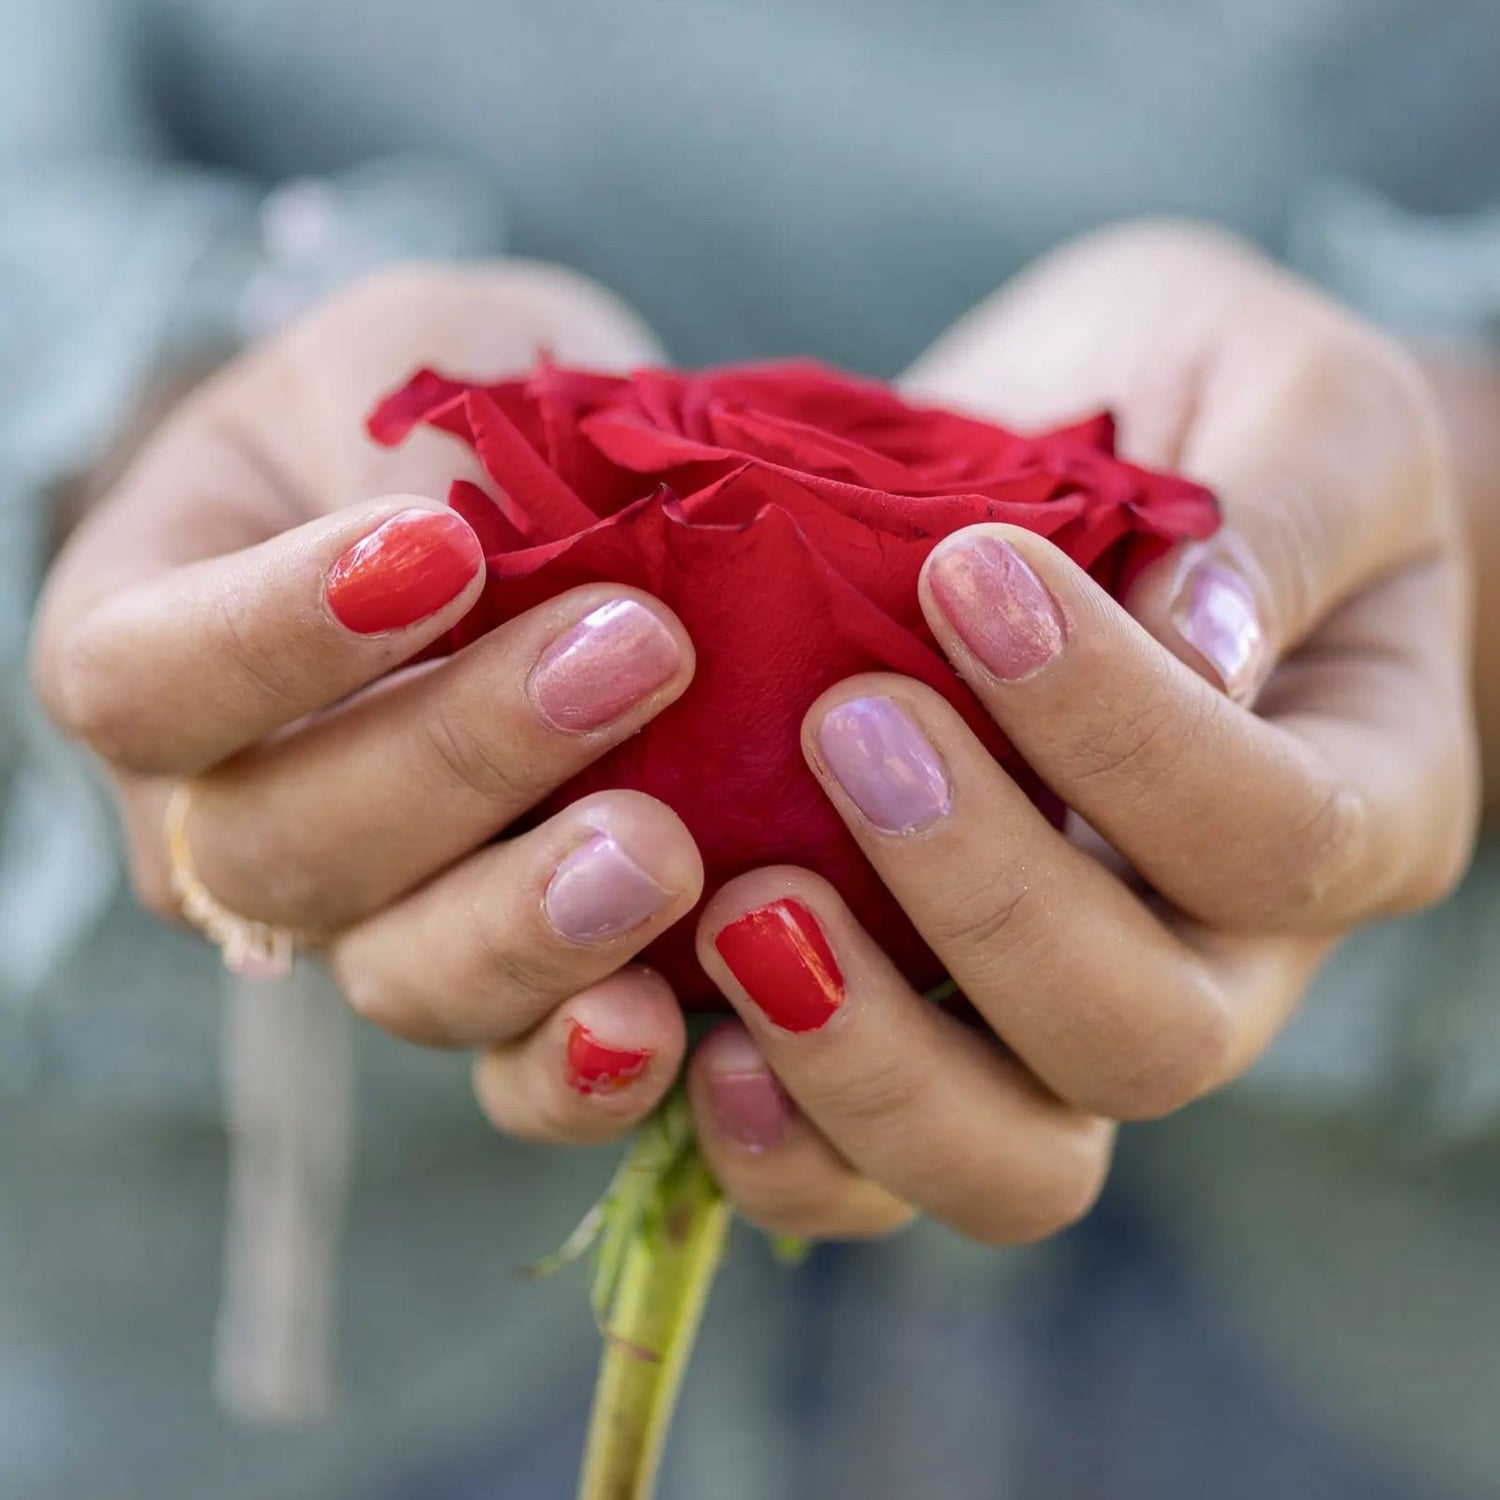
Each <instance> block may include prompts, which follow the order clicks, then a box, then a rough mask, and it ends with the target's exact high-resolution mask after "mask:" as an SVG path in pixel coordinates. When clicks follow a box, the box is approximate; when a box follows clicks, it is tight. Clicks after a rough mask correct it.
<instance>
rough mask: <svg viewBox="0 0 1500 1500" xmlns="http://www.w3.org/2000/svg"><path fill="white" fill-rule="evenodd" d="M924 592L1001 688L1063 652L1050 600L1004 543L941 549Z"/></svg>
mask: <svg viewBox="0 0 1500 1500" xmlns="http://www.w3.org/2000/svg"><path fill="white" fill-rule="evenodd" d="M927 581H928V586H929V587H930V588H931V590H932V596H933V598H934V599H935V600H936V601H937V604H938V607H939V608H940V609H941V610H942V611H943V613H944V614H945V615H947V616H948V619H949V621H950V622H951V623H952V625H953V628H954V630H956V631H957V632H958V635H959V638H960V639H961V640H962V641H963V643H964V645H966V646H967V647H968V648H969V650H970V651H972V652H973V653H974V655H975V656H976V657H977V658H978V659H979V662H980V665H982V666H984V667H986V668H988V669H989V671H990V672H991V673H992V674H993V675H994V676H996V677H998V678H999V679H1000V680H1001V681H1002V682H1020V681H1022V680H1024V679H1025V678H1027V677H1030V676H1031V675H1032V674H1033V673H1035V672H1039V671H1040V670H1041V669H1042V668H1043V667H1045V666H1046V665H1047V663H1048V662H1049V661H1051V660H1052V658H1053V657H1054V656H1056V655H1057V653H1058V652H1059V651H1061V650H1062V645H1063V622H1062V616H1061V615H1060V614H1059V613H1058V609H1057V605H1056V604H1055V603H1054V602H1053V599H1052V595H1051V594H1049V593H1048V592H1047V589H1046V586H1045V585H1044V584H1043V583H1042V580H1041V579H1040V578H1038V577H1037V576H1036V574H1035V573H1034V572H1033V571H1032V570H1031V568H1030V567H1028V566H1027V564H1026V562H1025V560H1024V559H1023V558H1022V557H1021V554H1020V553H1019V552H1017V551H1016V549H1015V548H1014V547H1012V546H1011V545H1010V543H1009V542H1002V541H1001V540H1000V539H999V538H998V537H994V536H964V537H959V538H957V539H956V540H954V541H952V542H949V543H947V544H946V545H945V546H943V547H940V548H939V549H938V550H937V551H936V552H935V553H934V554H933V556H932V561H931V562H930V563H929V564H928V571H927Z"/></svg>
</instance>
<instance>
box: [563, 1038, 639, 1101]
mask: <svg viewBox="0 0 1500 1500" xmlns="http://www.w3.org/2000/svg"><path fill="white" fill-rule="evenodd" d="M650 1063H651V1052H650V1049H649V1048H641V1047H611V1046H609V1045H608V1044H607V1043H605V1042H601V1041H600V1040H599V1038H598V1037H596V1036H595V1035H594V1033H593V1032H592V1031H590V1030H589V1029H588V1027H587V1026H585V1025H584V1024H583V1023H582V1022H581V1021H570V1022H569V1023H568V1042H567V1047H566V1049H565V1054H564V1062H563V1076H564V1077H565V1078H566V1079H567V1083H568V1087H569V1088H570V1089H572V1090H574V1092H576V1093H579V1094H616V1093H618V1092H619V1091H620V1090H621V1089H623V1088H625V1087H627V1086H628V1085H629V1084H631V1083H634V1082H635V1080H636V1079H637V1078H639V1077H640V1076H641V1074H642V1073H644V1072H645V1071H646V1069H647V1068H648V1067H649V1066H650Z"/></svg>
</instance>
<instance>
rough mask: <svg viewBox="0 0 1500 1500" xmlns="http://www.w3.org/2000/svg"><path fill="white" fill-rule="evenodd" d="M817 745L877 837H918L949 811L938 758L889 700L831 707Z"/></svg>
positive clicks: (947, 788) (944, 774) (944, 773)
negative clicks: (908, 835) (886, 834)
mask: <svg viewBox="0 0 1500 1500" xmlns="http://www.w3.org/2000/svg"><path fill="white" fill-rule="evenodd" d="M817 740H818V751H819V754H820V755H821V756H822V758H823V762H824V764H825V765H826V766H827V767H828V770H829V771H830V772H831V773H832V775H833V777H834V779H835V780H836V781H837V782H838V783H839V785H840V786H841V787H843V789H844V791H845V792H846V793H847V794H848V796H849V800H850V801H851V802H853V803H854V805H855V806H856V807H857V808H858V809H859V810H860V812H861V813H862V814H863V815H864V817H865V820H866V821H867V822H868V823H870V824H871V825H872V826H873V827H874V828H876V829H878V830H879V831H880V832H881V833H889V834H904V833H920V832H921V831H922V830H923V829H926V828H930V827H932V825H933V824H934V823H936V822H938V821H939V820H940V819H942V818H944V817H946V816H947V815H948V814H949V813H950V812H951V811H952V810H953V788H952V785H951V784H950V782H949V780H948V773H947V770H946V769H945V768H944V766H943V762H942V760H941V758H940V757H939V755H938V753H937V751H936V750H935V749H934V748H933V747H932V745H931V744H930V743H929V741H928V739H927V737H926V735H924V734H923V733H922V731H921V729H919V728H918V727H917V725H916V724H915V723H914V722H913V721H912V719H911V718H910V717H909V716H908V715H907V714H906V713H904V712H903V711H902V710H901V709H900V708H899V707H898V706H897V705H896V704H895V703H893V702H892V701H891V700H890V699H889V698H852V699H850V700H849V701H848V702H845V703H840V704H838V705H837V706H836V707H834V708H831V709H830V710H829V711H828V713H827V714H825V715H824V717H823V722H822V723H821V724H820V725H819V726H818V732H817Z"/></svg>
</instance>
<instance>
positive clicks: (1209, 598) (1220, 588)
mask: <svg viewBox="0 0 1500 1500" xmlns="http://www.w3.org/2000/svg"><path fill="white" fill-rule="evenodd" d="M1171 615H1172V623H1173V624H1174V625H1175V626H1176V627H1177V628H1178V630H1179V631H1181V632H1182V638H1183V640H1185V641H1186V642H1187V643H1188V645H1190V646H1191V647H1192V648H1193V649H1194V650H1195V651H1197V652H1198V654H1199V655H1200V656H1202V657H1204V659H1205V660H1206V661H1207V662H1208V664H1209V665H1210V666H1211V667H1212V668H1213V669H1214V671H1215V672H1217V673H1218V676H1219V681H1220V682H1221V683H1222V684H1223V686H1224V691H1225V692H1226V693H1228V695H1229V696H1230V697H1231V698H1233V699H1234V700H1235V701H1236V702H1238V703H1244V702H1247V701H1248V700H1249V699H1251V698H1253V697H1254V696H1255V694H1256V693H1257V692H1258V691H1259V689H1260V687H1261V685H1262V684H1263V683H1264V681H1265V678H1266V673H1267V671H1268V670H1269V667H1270V654H1269V650H1268V647H1267V644H1266V633H1265V630H1264V629H1263V628H1262V626H1261V623H1260V611H1259V609H1258V607H1257V605H1256V602H1255V595H1254V593H1252V592H1251V589H1250V585H1249V584H1248V583H1246V581H1245V580H1244V578H1243V577H1241V575H1240V574H1238V573H1236V572H1235V571H1234V569H1232V568H1229V567H1226V566H1225V565H1224V564H1223V563H1220V562H1216V561H1214V560H1213V559H1211V558H1203V559H1202V560H1201V561H1198V562H1195V563H1192V564H1190V565H1189V566H1188V568H1187V570H1186V571H1185V572H1184V573H1183V575H1182V577H1181V579H1180V580H1179V581H1178V584H1177V590H1176V593H1175V594H1174V595H1173V598H1172V605H1171Z"/></svg>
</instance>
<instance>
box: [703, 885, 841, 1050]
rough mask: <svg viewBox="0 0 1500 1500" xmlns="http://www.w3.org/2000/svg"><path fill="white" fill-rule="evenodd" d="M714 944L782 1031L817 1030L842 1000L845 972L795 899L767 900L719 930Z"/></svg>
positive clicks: (810, 918) (815, 923)
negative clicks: (766, 903) (768, 901)
mask: <svg viewBox="0 0 1500 1500" xmlns="http://www.w3.org/2000/svg"><path fill="white" fill-rule="evenodd" d="M714 947H715V948H717V949H718V950H719V955H720V957H721V958H723V960H724V962H725V963H726V964H728V965H729V968H730V971H731V972H732V973H733V974H734V977H735V978H736V979H738V980H739V982H740V984H741V985H742V986H743V987H744V990H745V993H746V994H747V995H749V996H750V998H751V999H752V1000H753V1001H754V1002H755V1003H756V1005H758V1006H759V1007H760V1009H761V1010H762V1011H763V1012H764V1013H765V1016H766V1019H767V1020H769V1021H771V1022H772V1023H773V1024H774V1025H776V1026H780V1027H781V1028H782V1030H784V1031H816V1030H817V1029H818V1027H820V1026H822V1025H823V1024H824V1023H825V1022H827V1021H828V1019H829V1018H830V1017H831V1016H832V1015H833V1013H834V1012H835V1011H836V1010H837V1009H838V1008H839V1006H841V1005H842V1004H843V1003H844V976H843V973H842V972H841V971H840V969H839V966H838V960H837V959H836V958H834V956H833V949H832V948H830V947H829V946H828V939H827V938H826V937H824V936H823V929H822V928H821V927H819V926H818V919H817V918H816V917H815V916H813V914H812V913H811V912H810V911H809V910H808V909H807V907H805V906H804V905H803V904H802V903H801V902H800V901H791V900H782V901H772V902H771V903H770V904H769V905H768V906H762V907H758V908H757V909H756V910H755V911H747V912H746V913H745V914H744V916H742V917H736V918H735V919H734V921H732V922H730V923H729V924H728V926H726V927H724V928H723V929H721V931H720V932H719V935H718V936H717V937H716V938H715V939H714Z"/></svg>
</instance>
